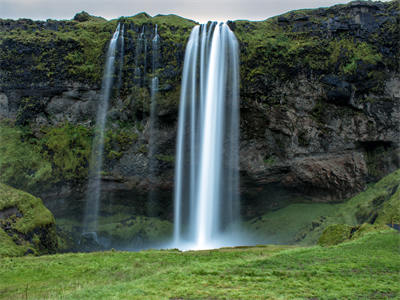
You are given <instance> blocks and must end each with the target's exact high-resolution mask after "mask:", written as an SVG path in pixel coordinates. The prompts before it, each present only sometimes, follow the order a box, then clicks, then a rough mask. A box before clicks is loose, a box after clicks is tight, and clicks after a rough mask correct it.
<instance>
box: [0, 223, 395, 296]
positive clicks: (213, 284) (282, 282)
mask: <svg viewBox="0 0 400 300" xmlns="http://www.w3.org/2000/svg"><path fill="white" fill-rule="evenodd" d="M399 247H400V235H399V234H398V233H397V232H394V230H386V231H381V232H372V233H368V234H366V235H365V236H363V237H361V238H360V239H357V240H354V241H350V242H346V243H343V244H340V245H338V246H333V247H326V248H323V247H320V246H314V247H309V248H301V247H299V248H294V247H290V246H262V247H251V248H236V249H220V250H211V251H197V252H191V251H189V252H179V251H177V250H149V251H141V252H136V253H134V252H117V251H115V252H114V251H110V252H103V253H89V254H59V255H49V256H41V257H19V258H2V259H0V298H5V299H7V298H8V299H47V298H51V299H64V298H66V299H94V298H95V299H165V298H185V299H187V298H195V299H200V298H201V299H203V298H227V299H228V298H229V299H238V298H240V299H260V298H263V299H265V298H269V299H294V298H297V299H334V298H340V299H381V298H397V299H398V297H400V286H399V285H398V283H399V282H400V248H399Z"/></svg>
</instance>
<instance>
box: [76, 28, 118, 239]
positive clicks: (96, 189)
mask: <svg viewBox="0 0 400 300" xmlns="http://www.w3.org/2000/svg"><path fill="white" fill-rule="evenodd" d="M119 35H120V24H118V26H117V29H116V30H115V32H114V34H113V36H112V38H111V40H110V44H109V46H108V50H107V56H106V63H105V67H104V74H103V80H102V85H101V96H100V100H99V104H98V109H97V117H96V131H95V137H94V140H93V147H92V153H91V160H90V168H89V182H88V189H87V198H86V208H85V216H84V222H83V230H84V232H86V233H87V232H92V233H93V232H96V230H97V225H98V215H99V209H100V193H101V170H102V167H103V152H104V130H105V125H106V116H107V110H108V105H109V100H110V95H111V90H112V86H113V81H114V71H115V55H116V46H117V42H118V38H119Z"/></svg>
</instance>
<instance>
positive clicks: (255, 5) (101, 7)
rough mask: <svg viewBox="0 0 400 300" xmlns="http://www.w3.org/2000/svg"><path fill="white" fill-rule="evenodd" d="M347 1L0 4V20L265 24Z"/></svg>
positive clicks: (31, 0)
mask: <svg viewBox="0 0 400 300" xmlns="http://www.w3.org/2000/svg"><path fill="white" fill-rule="evenodd" d="M347 2H349V0H202V1H200V0H140V1H139V0H0V18H3V19H19V18H29V19H34V20H46V19H72V18H73V17H74V15H75V14H76V13H77V12H80V11H82V10H84V11H87V12H88V13H90V14H91V15H95V16H102V17H104V18H106V19H109V20H110V19H115V18H118V17H121V16H133V15H135V14H137V13H140V12H147V13H148V14H149V15H151V16H154V15H157V14H176V15H179V16H182V17H185V18H188V19H192V20H195V21H198V22H201V23H204V22H207V21H209V20H213V21H227V20H239V19H240V20H242V19H246V20H254V21H256V20H265V19H267V18H269V17H272V16H276V15H279V14H282V13H285V12H287V11H290V10H294V9H302V8H318V7H327V6H331V5H335V4H340V3H347Z"/></svg>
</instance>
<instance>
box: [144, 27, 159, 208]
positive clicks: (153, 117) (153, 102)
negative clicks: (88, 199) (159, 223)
mask: <svg viewBox="0 0 400 300" xmlns="http://www.w3.org/2000/svg"><path fill="white" fill-rule="evenodd" d="M152 50H153V51H152V52H153V57H152V58H153V65H152V72H153V78H152V80H151V99H150V119H149V134H150V137H149V152H148V160H149V165H148V174H149V178H150V181H151V183H152V187H151V188H150V192H149V195H148V209H147V210H148V211H147V213H148V214H149V215H153V210H154V209H153V208H154V206H155V205H156V203H155V192H154V188H153V181H154V180H155V177H156V171H157V158H156V156H155V155H156V152H157V146H156V134H157V132H156V131H157V124H158V117H157V93H158V85H159V80H158V77H157V74H156V73H157V69H158V61H159V56H160V36H159V35H158V27H157V24H156V27H155V29H154V38H153V40H152Z"/></svg>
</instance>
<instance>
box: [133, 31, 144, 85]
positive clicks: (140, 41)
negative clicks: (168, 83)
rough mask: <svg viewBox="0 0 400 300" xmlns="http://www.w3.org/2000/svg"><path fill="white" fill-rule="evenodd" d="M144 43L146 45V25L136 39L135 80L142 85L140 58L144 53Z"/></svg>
mask: <svg viewBox="0 0 400 300" xmlns="http://www.w3.org/2000/svg"><path fill="white" fill-rule="evenodd" d="M143 45H144V26H143V27H142V32H141V33H140V34H139V38H138V39H137V40H136V53H135V67H136V68H135V78H134V82H135V84H137V85H140V84H141V83H142V79H141V73H142V72H141V70H140V67H139V63H140V61H139V59H140V56H141V55H142V50H143Z"/></svg>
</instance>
